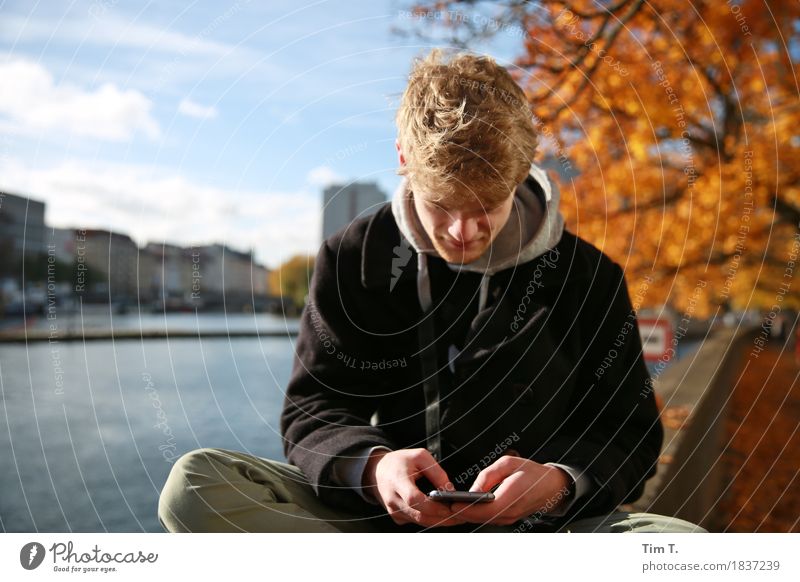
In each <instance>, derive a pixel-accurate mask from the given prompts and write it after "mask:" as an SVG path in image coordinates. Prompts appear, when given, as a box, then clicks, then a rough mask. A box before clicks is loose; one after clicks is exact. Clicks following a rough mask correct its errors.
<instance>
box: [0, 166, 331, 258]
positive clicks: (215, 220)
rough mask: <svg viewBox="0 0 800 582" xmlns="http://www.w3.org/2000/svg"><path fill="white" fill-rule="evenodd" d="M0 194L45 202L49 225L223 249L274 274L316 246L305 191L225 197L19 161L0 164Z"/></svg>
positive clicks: (139, 173)
mask: <svg viewBox="0 0 800 582" xmlns="http://www.w3.org/2000/svg"><path fill="white" fill-rule="evenodd" d="M0 189H2V190H3V191H6V192H11V193H15V194H19V195H22V196H30V197H32V198H36V199H38V200H43V201H44V202H46V204H47V206H46V222H47V225H48V226H56V227H87V228H88V227H94V228H107V229H110V230H113V231H116V232H123V233H126V234H129V235H130V236H131V237H132V238H133V239H134V240H135V241H136V242H137V243H139V244H140V245H142V244H145V243H146V242H149V241H154V242H165V241H166V242H170V243H177V244H182V245H187V246H188V245H190V244H193V243H197V244H204V243H211V242H223V243H225V244H228V245H230V246H232V247H234V248H237V249H249V248H254V249H255V251H256V257H257V259H258V260H259V261H261V262H265V263H266V264H267V265H268V266H270V267H275V266H277V265H278V264H279V263H280V262H282V261H283V260H285V259H287V258H288V257H289V256H291V255H293V254H297V253H310V254H315V253H316V251H317V249H318V248H319V244H320V236H321V234H320V233H321V216H320V214H321V212H320V211H321V203H320V200H319V196H318V195H317V194H313V193H311V192H305V191H300V192H264V191H243V190H227V189H224V188H217V187H213V186H207V185H205V184H201V183H197V182H193V181H192V180H190V179H188V178H186V177H185V176H182V175H180V174H170V173H166V172H164V171H161V170H157V169H152V168H148V167H145V166H135V165H131V164H106V163H95V164H88V163H86V162H83V161H76V160H75V161H68V162H63V163H61V164H58V165H56V166H52V167H49V168H34V167H31V166H29V165H26V164H25V163H24V162H22V161H21V160H19V159H6V160H5V161H2V160H0Z"/></svg>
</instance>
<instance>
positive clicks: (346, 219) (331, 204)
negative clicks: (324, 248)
mask: <svg viewBox="0 0 800 582" xmlns="http://www.w3.org/2000/svg"><path fill="white" fill-rule="evenodd" d="M384 202H386V194H384V193H383V192H382V191H381V190H380V189H379V188H378V185H377V184H376V183H375V182H353V183H352V184H348V185H346V186H342V185H340V184H333V185H331V186H328V187H327V188H325V190H324V191H323V202H322V204H323V206H322V239H323V240H325V239H326V238H328V237H329V236H331V235H332V234H335V233H336V232H338V231H340V230H341V229H343V228H344V227H346V226H347V225H348V224H350V223H351V222H352V221H353V220H355V219H356V218H361V217H363V216H367V215H369V214H372V213H373V212H375V211H376V210H378V208H379V207H380V205H381V204H383V203H384Z"/></svg>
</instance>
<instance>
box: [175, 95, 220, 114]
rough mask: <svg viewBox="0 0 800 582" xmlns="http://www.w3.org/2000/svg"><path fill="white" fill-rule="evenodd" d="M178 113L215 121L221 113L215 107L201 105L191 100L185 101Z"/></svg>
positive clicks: (182, 102)
mask: <svg viewBox="0 0 800 582" xmlns="http://www.w3.org/2000/svg"><path fill="white" fill-rule="evenodd" d="M178 113H182V114H183V115H188V116H189V117H197V118H199V119H214V118H215V117H216V116H217V114H218V113H219V112H218V111H217V108H216V107H214V106H213V105H208V106H206V105H200V104H199V103H195V102H194V101H192V100H191V99H183V100H182V101H181V103H180V105H178Z"/></svg>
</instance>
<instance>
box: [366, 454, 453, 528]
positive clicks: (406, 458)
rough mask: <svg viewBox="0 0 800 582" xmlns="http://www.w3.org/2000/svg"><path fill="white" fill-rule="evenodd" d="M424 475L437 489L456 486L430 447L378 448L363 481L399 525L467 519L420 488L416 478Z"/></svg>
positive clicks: (432, 524) (441, 523) (429, 524)
mask: <svg viewBox="0 0 800 582" xmlns="http://www.w3.org/2000/svg"><path fill="white" fill-rule="evenodd" d="M421 476H425V477H427V479H428V481H430V482H431V483H432V484H433V485H434V487H436V488H437V489H442V490H447V491H453V490H454V489H455V487H454V486H453V484H452V483H451V482H450V480H449V479H448V478H447V473H446V472H445V470H444V469H442V468H441V467H440V466H439V463H437V462H436V459H434V458H433V455H431V454H430V452H428V450H427V449H404V450H400V451H391V452H388V451H381V450H379V451H374V452H373V453H372V454H371V455H370V458H369V460H368V461H367V466H366V468H365V469H364V477H363V482H362V485H363V486H364V487H365V488H366V491H367V494H368V495H369V494H371V495H372V496H373V497H374V498H375V499H376V500H377V501H378V502H379V503H380V504H381V505H383V507H385V508H386V511H387V512H388V513H389V516H390V517H391V518H392V520H393V521H394V522H395V523H396V524H398V525H402V524H406V523H416V524H418V525H422V526H425V527H439V526H452V525H459V524H462V523H466V520H465V519H462V518H459V517H454V515H453V513H454V512H453V511H452V510H451V509H450V507H448V506H447V504H444V503H439V502H437V501H434V500H432V499H431V498H430V497H428V496H427V495H426V494H425V493H423V492H422V491H420V489H419V488H418V487H417V485H416V480H417V479H418V478H419V477H421Z"/></svg>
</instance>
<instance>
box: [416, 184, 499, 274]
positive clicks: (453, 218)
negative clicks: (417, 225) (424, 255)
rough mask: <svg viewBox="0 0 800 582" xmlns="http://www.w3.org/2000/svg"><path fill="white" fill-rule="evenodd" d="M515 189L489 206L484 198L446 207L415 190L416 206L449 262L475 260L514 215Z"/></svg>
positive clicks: (435, 242) (434, 241)
mask: <svg viewBox="0 0 800 582" xmlns="http://www.w3.org/2000/svg"><path fill="white" fill-rule="evenodd" d="M513 204H514V192H513V191H512V192H509V193H508V197H507V198H506V199H505V200H504V201H503V202H501V203H500V204H499V205H497V206H494V207H491V208H490V207H486V206H485V205H484V204H482V203H481V201H480V200H474V201H473V202H470V203H469V204H461V205H460V206H459V207H458V208H450V207H446V206H444V205H442V204H440V203H439V204H437V203H435V202H430V201H429V200H426V199H425V194H424V193H419V192H416V191H415V192H414V206H415V208H416V210H417V215H418V216H419V219H420V222H421V223H422V226H423V228H424V229H425V232H426V233H428V237H430V239H431V242H432V243H433V246H434V248H435V249H436V251H437V252H438V253H439V255H440V256H441V257H442V258H443V259H444V260H445V261H447V262H448V263H471V262H473V261H475V260H477V259H478V258H480V256H481V255H482V254H483V253H484V251H485V250H486V249H487V248H488V247H489V245H490V244H491V243H492V241H494V239H495V238H496V237H497V235H498V234H500V231H501V230H502V228H503V226H505V224H506V222H507V221H508V217H509V215H510V214H511V207H512V205H513Z"/></svg>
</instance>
